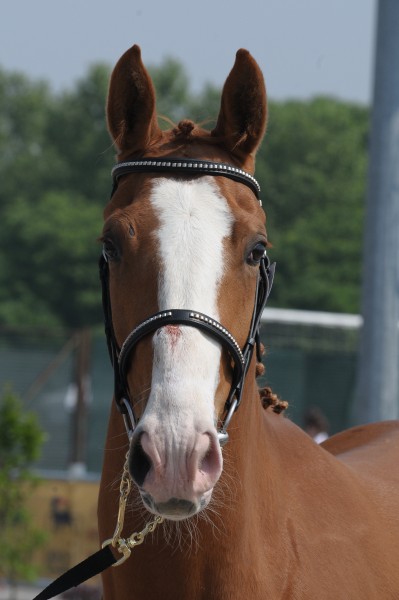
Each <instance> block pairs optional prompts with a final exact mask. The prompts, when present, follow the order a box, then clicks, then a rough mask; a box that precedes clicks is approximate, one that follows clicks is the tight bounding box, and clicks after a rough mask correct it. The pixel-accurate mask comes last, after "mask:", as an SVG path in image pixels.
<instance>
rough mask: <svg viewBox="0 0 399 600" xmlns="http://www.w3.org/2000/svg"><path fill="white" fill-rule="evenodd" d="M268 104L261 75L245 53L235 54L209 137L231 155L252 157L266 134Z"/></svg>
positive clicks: (248, 54)
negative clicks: (220, 142)
mask: <svg viewBox="0 0 399 600" xmlns="http://www.w3.org/2000/svg"><path fill="white" fill-rule="evenodd" d="M266 116H267V102H266V88H265V82H264V79H263V75H262V72H261V70H260V68H259V66H258V64H257V63H256V61H255V60H254V59H253V58H252V56H251V55H250V53H249V52H248V50H244V49H241V50H238V52H237V54H236V60H235V63H234V66H233V68H232V70H231V72H230V74H229V76H228V77H227V79H226V82H225V84H224V87H223V92H222V99H221V107H220V113H219V117H218V120H217V123H216V127H215V129H214V130H213V131H212V135H213V136H215V137H220V138H222V139H223V141H224V144H225V145H226V146H227V149H228V150H229V151H230V152H233V153H234V152H239V153H240V154H241V153H244V154H247V155H248V154H253V155H254V154H255V152H256V150H257V148H258V146H259V144H260V142H261V141H262V137H263V135H264V133H265V130H266Z"/></svg>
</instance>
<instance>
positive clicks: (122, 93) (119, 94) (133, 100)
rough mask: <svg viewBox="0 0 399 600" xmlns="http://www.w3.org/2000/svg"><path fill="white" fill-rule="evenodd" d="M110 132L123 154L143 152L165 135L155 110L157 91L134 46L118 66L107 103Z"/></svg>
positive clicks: (139, 53) (112, 76)
mask: <svg viewBox="0 0 399 600" xmlns="http://www.w3.org/2000/svg"><path fill="white" fill-rule="evenodd" d="M107 120H108V130H109V132H110V134H111V136H112V139H113V140H114V142H115V144H116V146H117V148H118V150H119V151H120V153H126V152H129V153H131V154H133V153H135V152H143V151H144V150H145V148H146V147H147V146H148V145H149V144H150V143H151V142H154V141H155V139H158V138H159V137H160V136H161V135H162V134H161V130H160V128H159V126H158V122H157V115H156V110H155V90H154V86H153V84H152V81H151V78H150V76H149V74H148V72H147V70H146V68H145V67H144V65H143V62H142V60H141V50H140V48H139V46H136V45H135V46H133V47H132V48H130V49H129V50H127V52H125V54H123V56H122V57H121V58H120V59H119V61H118V62H117V64H116V66H115V68H114V70H113V72H112V75H111V81H110V85H109V92H108V100H107Z"/></svg>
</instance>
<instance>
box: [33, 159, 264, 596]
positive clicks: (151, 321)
mask: <svg viewBox="0 0 399 600" xmlns="http://www.w3.org/2000/svg"><path fill="white" fill-rule="evenodd" d="M163 172H167V173H173V172H175V173H183V174H194V175H213V176H222V177H227V178H229V179H233V180H234V181H238V182H240V183H243V184H244V185H247V186H248V187H249V188H250V189H251V190H252V191H253V192H254V194H255V196H256V198H257V199H258V201H259V204H260V205H261V204H262V202H261V200H260V199H259V194H260V186H259V184H258V182H257V181H256V179H255V178H254V177H253V176H252V175H250V174H249V173H247V172H246V171H243V170H242V169H239V168H237V167H234V166H232V165H227V164H224V163H219V162H212V161H201V160H194V159H188V158H187V159H186V158H184V159H182V158H167V159H165V158H162V159H159V158H146V159H143V160H135V161H131V162H123V163H119V164H117V165H116V166H115V167H114V168H113V170H112V177H113V187H112V193H111V198H112V196H113V194H114V193H115V192H116V190H117V187H118V183H119V179H120V178H121V177H122V176H124V175H127V174H129V173H163ZM99 269H100V280H101V287H102V304H103V312H104V327H105V336H106V340H107V346H108V352H109V356H110V359H111V364H112V367H113V370H114V397H115V401H116V404H117V406H118V409H119V411H120V412H121V413H122V416H123V419H124V422H125V427H126V431H127V434H128V437H129V441H130V440H131V439H132V436H133V432H134V429H135V426H136V423H137V419H136V417H135V415H134V411H133V407H132V403H131V401H130V394H129V388H128V381H127V374H128V369H129V357H130V356H131V354H132V351H133V349H134V348H135V346H136V345H137V344H138V342H139V341H140V340H141V339H142V338H143V337H145V336H147V335H149V334H151V333H153V332H154V331H157V330H158V329H159V328H161V327H165V326H167V325H184V326H189V327H195V328H197V329H199V330H200V331H203V332H204V333H206V334H207V335H209V336H211V337H213V338H214V339H216V341H217V342H219V343H220V344H221V346H222V347H223V348H225V349H226V351H227V352H228V353H229V356H230V357H231V359H232V362H233V364H234V367H233V373H232V383H231V388H230V393H229V395H228V398H227V400H226V403H225V414H224V417H223V419H222V420H221V424H220V427H219V429H218V439H219V443H220V445H221V446H223V445H224V444H225V443H226V442H227V441H228V439H229V436H228V433H227V427H228V425H229V423H230V420H231V418H232V416H233V414H234V412H235V411H236V410H237V408H238V407H239V405H240V402H241V398H242V392H243V387H244V381H245V377H246V374H247V371H248V368H249V365H250V362H251V358H252V355H253V352H254V349H255V348H256V354H257V359H258V361H259V362H261V347H260V335H259V328H260V319H261V316H262V312H263V309H264V307H265V305H266V302H267V299H268V297H269V294H270V291H271V288H272V284H273V278H274V271H275V263H273V264H270V261H269V258H268V256H267V254H266V251H265V254H264V255H263V257H262V258H261V260H260V264H259V272H258V281H257V286H256V293H255V301H254V310H253V313H252V319H251V325H250V328H249V333H248V337H247V341H246V343H245V345H244V348H243V349H242V350H241V348H240V346H239V344H238V343H237V341H236V340H235V338H234V337H233V335H232V334H231V333H230V332H229V331H228V330H227V329H226V328H225V327H224V326H223V325H222V324H221V323H219V322H218V321H216V320H215V319H213V318H212V317H210V316H208V315H205V314H203V313H199V312H198V311H195V310H182V309H169V310H164V311H161V312H158V313H156V314H154V315H150V316H149V317H148V318H147V319H145V320H144V321H143V322H142V323H140V324H139V325H137V327H135V328H134V329H133V331H131V333H130V334H129V335H128V336H127V338H126V339H125V341H124V342H123V344H122V346H121V347H119V345H118V342H117V340H116V337H115V333H114V328H113V321H112V310H111V300H110V292H109V266H108V259H107V256H106V254H105V252H104V251H103V253H102V255H101V257H100V261H99ZM130 488H131V479H130V474H129V468H128V458H127V456H126V461H125V464H124V469H123V474H122V478H121V484H120V498H119V512H118V519H117V525H116V528H115V532H114V535H113V537H112V538H110V539H108V540H106V541H105V542H103V544H102V548H101V550H98V551H97V552H95V553H94V554H92V555H91V556H89V557H88V558H86V559H85V560H83V561H82V562H81V563H79V564H78V565H76V566H75V567H72V569H69V571H67V572H66V573H64V574H63V575H61V576H60V577H58V579H56V580H55V581H53V582H52V583H51V584H50V585H49V586H47V587H46V588H45V589H44V590H43V591H42V592H40V594H38V595H37V596H36V597H35V598H34V600H50V599H51V598H54V596H57V595H59V594H62V593H63V592H65V591H66V590H69V589H71V588H72V587H75V586H77V585H80V584H81V583H84V582H85V581H87V580H88V579H90V578H91V577H93V576H94V575H98V574H99V573H101V572H102V571H105V569H107V568H109V567H111V566H114V567H116V566H118V565H120V564H122V563H123V562H125V560H127V559H128V558H129V556H130V554H131V551H132V549H134V548H135V547H136V546H138V545H140V544H142V543H143V542H144V539H145V537H146V536H147V535H148V534H149V533H152V532H153V531H154V530H155V528H156V527H157V525H159V524H160V523H162V522H163V520H164V519H163V517H161V516H158V517H155V518H154V519H153V520H151V521H149V522H148V523H147V524H146V526H145V527H144V528H143V529H142V531H139V532H135V533H132V534H131V535H130V536H129V537H128V538H122V537H121V534H122V529H123V523H124V515H125V508H126V503H127V499H128V496H129V493H130ZM111 548H114V549H115V550H116V551H117V552H118V553H119V554H121V555H122V556H121V558H119V559H118V558H116V557H115V555H114V554H113V552H112V550H111Z"/></svg>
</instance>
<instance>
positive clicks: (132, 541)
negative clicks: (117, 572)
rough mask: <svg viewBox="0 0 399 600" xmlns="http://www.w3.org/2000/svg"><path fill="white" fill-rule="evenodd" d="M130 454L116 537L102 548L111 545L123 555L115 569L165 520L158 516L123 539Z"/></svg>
mask: <svg viewBox="0 0 399 600" xmlns="http://www.w3.org/2000/svg"><path fill="white" fill-rule="evenodd" d="M128 460H129V453H127V454H126V458H125V464H124V465H123V473H122V478H121V483H120V486H119V509H118V518H117V521H116V527H115V531H114V535H113V536H112V538H109V539H108V540H105V542H103V543H102V546H101V547H102V548H105V547H106V546H109V545H111V546H112V547H113V548H115V549H116V550H117V551H118V552H119V553H120V554H122V555H123V556H122V558H120V559H119V560H118V561H117V562H116V563H114V564H113V565H112V566H113V567H118V566H119V565H121V564H122V563H124V562H125V560H127V559H128V558H129V556H130V555H131V553H132V550H133V548H135V547H136V546H140V544H142V543H143V542H144V539H145V537H146V536H147V535H148V534H149V533H153V532H154V531H155V529H156V527H157V526H158V525H160V524H161V523H163V521H164V520H165V519H164V517H161V516H157V517H155V519H153V520H152V521H149V522H148V523H147V525H146V526H145V527H144V529H142V530H141V531H136V532H134V533H132V534H131V535H130V536H129V537H128V538H123V537H121V534H122V530H123V524H124V521H125V510H126V504H127V499H128V496H129V494H130V490H131V487H132V480H131V478H130V473H129V464H128Z"/></svg>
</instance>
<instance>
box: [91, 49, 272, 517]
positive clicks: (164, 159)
mask: <svg viewBox="0 0 399 600" xmlns="http://www.w3.org/2000/svg"><path fill="white" fill-rule="evenodd" d="M107 117H108V127H109V131H110V134H111V136H112V139H113V141H114V143H115V146H116V148H117V151H118V163H117V165H116V167H115V171H114V180H115V186H114V193H113V195H112V198H111V200H110V202H109V204H108V206H107V207H106V209H105V224H104V229H103V234H102V240H103V245H104V246H103V247H104V250H103V254H104V259H103V260H104V268H106V271H107V272H106V284H105V287H106V290H105V292H104V295H105V296H106V305H107V308H106V312H108V326H109V329H110V332H109V340H110V346H111V354H112V355H113V360H114V368H115V370H116V391H115V394H116V400H117V402H118V404H119V406H120V408H121V410H122V412H124V413H127V414H126V419H127V421H128V423H129V427H128V429H129V433H130V450H129V469H130V473H131V476H132V479H133V480H134V482H135V483H136V485H137V486H138V488H139V491H140V494H141V498H142V501H143V503H144V505H145V507H146V508H147V509H148V510H149V511H151V512H153V513H155V514H157V515H161V516H164V517H166V518H169V519H174V520H180V519H185V518H187V517H190V516H192V515H193V514H195V513H197V512H199V511H200V510H202V509H203V508H205V507H206V506H207V505H208V503H209V501H210V499H211V496H212V491H213V489H214V486H215V484H216V483H217V481H218V479H219V477H220V475H221V473H222V468H223V458H222V451H221V446H220V443H219V441H220V437H221V436H220V430H219V432H218V426H219V425H220V423H221V422H222V423H223V419H225V414H226V411H227V412H228V409H229V407H231V405H232V403H233V402H235V404H233V408H236V406H237V404H238V402H237V397H236V398H234V396H237V388H238V387H239V386H242V384H243V377H242V378H241V380H240V381H239V377H238V375H237V373H241V375H243V376H245V372H246V371H248V378H247V379H248V381H252V380H253V381H254V380H255V366H256V365H255V362H256V361H255V357H253V358H252V348H253V345H254V340H253V339H252V338H253V335H252V338H251V340H249V339H248V335H249V332H250V331H251V326H252V329H253V321H254V305H256V303H257V302H258V300H256V297H257V290H258V286H259V267H260V264H261V262H262V260H264V258H265V250H266V247H267V236H266V229H265V214H264V212H263V210H262V209H261V207H260V206H259V202H258V200H257V198H256V194H255V193H254V191H255V192H256V181H255V180H254V179H253V177H252V175H253V172H254V159H255V153H256V150H257V148H258V146H259V144H260V142H261V139H262V137H263V134H264V131H265V124H266V91H265V86H264V81H263V76H262V74H261V71H260V69H259V67H258V65H257V64H256V62H255V61H254V59H253V58H252V56H251V55H250V54H249V53H248V52H247V51H246V50H239V51H238V52H237V55H236V60H235V64H234V66H233V69H232V70H231V72H230V74H229V76H228V78H227V80H226V82H225V85H224V88H223V92H222V98H221V108H220V113H219V116H218V119H217V124H216V127H215V128H214V129H213V130H212V131H206V130H204V129H202V128H201V127H199V126H198V125H196V124H195V123H194V122H193V121H189V120H184V121H181V122H180V123H179V124H177V125H176V126H175V127H173V128H172V129H170V130H168V131H162V130H161V129H160V127H159V126H158V117H157V113H156V106H155V93H154V88H153V84H152V82H151V79H150V76H149V74H148V72H147V70H146V69H145V67H144V65H143V63H142V60H141V54H140V49H139V48H138V47H137V46H133V48H131V49H130V50H128V51H127V52H126V53H125V54H124V55H123V56H122V57H121V59H120V60H119V61H118V63H117V65H116V67H115V69H114V71H113V73H112V76H111V81H110V89H109V96H108V103H107ZM149 158H151V160H148V159H149ZM169 159H170V160H169ZM176 159H177V160H176ZM179 165H180V167H179ZM187 165H188V166H187ZM226 165H227V166H228V169H229V170H228V172H227V174H226V176H224V175H225V173H223V172H220V173H219V166H220V168H221V169H222V168H227V167H225V166H226ZM201 169H202V171H201ZM211 169H214V170H215V171H214V172H212V171H211ZM215 175H216V176H215ZM252 180H253V181H252ZM263 287H264V286H263ZM248 341H249V346H248ZM247 350H248V352H247ZM245 352H247V355H248V356H247V359H248V360H247V364H245V363H244V362H243V354H244V355H245ZM244 358H245V356H244ZM240 361H241V362H242V364H241V365H240V364H239V363H240ZM246 385H250V384H249V383H247V384H246ZM240 393H242V389H241V390H240ZM226 399H229V403H228V404H227V405H226ZM231 412H234V411H231ZM230 418H231V415H230V416H229V419H230ZM219 429H220V427H219ZM222 429H223V427H222ZM224 433H225V431H224Z"/></svg>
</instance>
